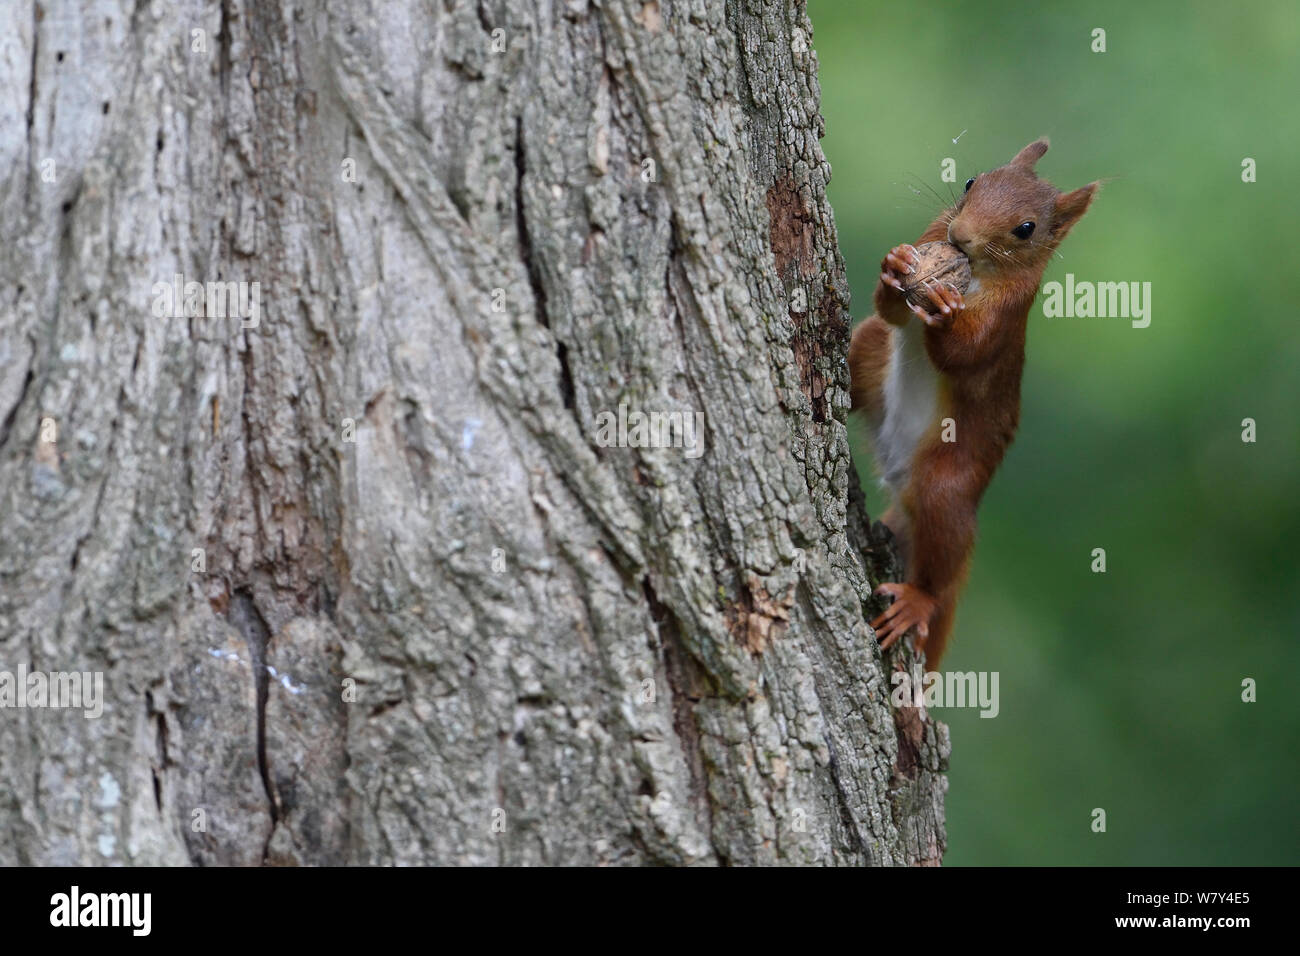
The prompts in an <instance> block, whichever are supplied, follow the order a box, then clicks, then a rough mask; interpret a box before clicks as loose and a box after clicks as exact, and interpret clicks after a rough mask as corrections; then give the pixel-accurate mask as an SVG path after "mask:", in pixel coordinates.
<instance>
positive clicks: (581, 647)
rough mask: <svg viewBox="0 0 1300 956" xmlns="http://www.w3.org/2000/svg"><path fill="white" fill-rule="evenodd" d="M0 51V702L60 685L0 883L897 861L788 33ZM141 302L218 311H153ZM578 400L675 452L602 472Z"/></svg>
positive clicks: (284, 30)
mask: <svg viewBox="0 0 1300 956" xmlns="http://www.w3.org/2000/svg"><path fill="white" fill-rule="evenodd" d="M194 30H202V31H204V33H203V34H202V38H205V39H206V52H203V51H196V50H195V48H194V47H195V42H196V36H198V35H196V34H194V33H193V32H192V31H194ZM496 31H500V32H496ZM0 37H4V38H6V39H5V40H4V43H3V46H2V47H0V50H3V52H2V53H0V97H3V100H2V101H0V150H3V156H2V157H0V159H2V160H3V164H2V165H0V169H3V171H4V172H3V176H4V178H3V181H2V182H0V221H2V222H3V224H4V225H3V229H4V235H5V242H4V243H3V247H2V248H0V306H2V308H3V314H2V319H3V327H2V328H0V670H9V671H14V670H15V669H16V667H17V665H19V664H20V663H21V664H23V665H24V666H25V667H26V668H27V669H28V670H29V671H37V670H40V671H51V670H77V671H102V672H103V674H104V686H105V698H106V702H105V709H104V713H103V716H102V717H100V718H98V719H86V718H84V717H83V716H82V715H81V714H80V713H73V712H69V711H64V710H55V709H44V710H41V709H32V708H26V709H5V710H0V863H5V864H13V863H22V864H28V863H114V864H123V863H124V864H159V863H161V864H186V863H206V864H214V863H215V864H257V863H262V862H269V863H307V864H323V863H364V864H381V863H382V864H387V863H400V864H408V863H456V864H488V863H502V864H593V863H595V864H600V863H672V864H689V863H730V864H755V863H791V864H831V863H839V864H863V863H872V864H909V863H932V862H937V861H938V860H939V858H940V856H941V854H942V849H943V843H944V835H943V819H942V804H943V791H944V788H945V780H944V777H943V776H942V770H943V769H944V761H945V759H946V755H947V739H946V731H945V730H944V729H943V727H942V725H939V724H937V723H934V722H931V721H930V720H929V718H928V717H927V716H926V715H925V714H924V712H921V711H915V710H905V711H899V712H897V713H895V712H893V711H892V710H891V708H890V706H889V701H888V696H889V692H890V689H891V688H890V684H889V681H888V679H887V671H886V665H885V664H884V663H883V662H882V660H881V657H880V654H879V652H878V651H877V650H876V648H875V645H874V641H873V639H872V634H871V631H870V628H869V627H868V626H867V624H866V623H865V621H866V615H868V614H869V613H870V612H871V609H872V604H871V598H870V587H869V575H868V573H867V565H868V563H869V560H870V559H873V558H874V559H878V560H882V561H884V560H888V555H887V554H886V551H885V549H884V548H883V547H882V546H881V543H880V542H879V541H878V540H877V541H875V542H874V544H873V542H871V541H869V540H868V538H867V536H866V530H865V524H864V515H863V513H862V510H861V507H860V504H859V503H858V502H857V501H855V500H851V494H850V492H851V489H852V488H853V486H854V485H855V481H856V479H855V477H854V471H853V467H852V465H851V463H850V458H849V453H848V446H847V442H846V432H845V415H846V405H847V394H848V392H847V385H848V382H847V369H846V365H845V361H844V356H845V350H846V346H847V335H848V324H849V319H848V311H847V308H848V294H847V285H846V282H845V278H844V270H843V264H842V262H841V260H840V258H839V254H838V251H837V248H836V239H835V229H834V223H833V219H832V215H831V210H830V207H829V205H828V203H827V200H826V194H825V187H826V183H827V180H828V177H829V175H830V169H829V166H828V165H827V163H826V161H825V159H824V157H823V155H822V152H821V149H820V146H819V143H818V139H819V136H820V135H821V132H822V129H821V118H820V116H819V113H818V97H819V90H818V86H817V81H816V60H815V56H814V54H813V52H812V49H811V26H810V24H809V21H808V19H807V17H806V15H805V13H804V11H803V9H802V6H801V5H798V4H791V3H786V2H778V0H730V2H727V3H725V4H724V3H722V2H705V0H695V2H673V3H668V2H662V3H656V2H654V0H650V2H643V0H603V2H594V0H593V2H588V0H567V2H564V0H551V2H547V0H538V2H535V3H534V2H523V0H517V2H505V0H481V2H466V0H424V2H416V0H409V2H380V0H370V2H365V0H360V2H358V0H321V2H309V0H300V2H289V0H282V2H273V0H221V2H220V3H215V2H203V0H186V2H179V3H172V2H168V3H163V2H161V0H153V2H150V0H138V2H128V0H82V2H80V3H77V4H73V3H70V2H69V3H64V2H57V0H42V2H22V3H20V2H17V0H15V2H13V3H6V4H3V5H0ZM498 50H499V52H498ZM51 159H52V160H53V161H54V166H53V168H54V170H55V175H54V177H53V181H49V179H50V177H49V176H48V175H46V174H47V173H48V170H49V168H50V167H49V165H48V163H47V162H46V161H47V160H51ZM647 160H652V161H653V166H651V165H650V164H648V163H647V162H646V161H647ZM347 161H351V162H353V163H354V164H355V181H351V177H349V176H347V175H345V172H346V171H347V168H348V167H347V165H346V164H347ZM651 174H652V175H651ZM176 273H182V274H184V275H185V277H186V278H187V279H195V280H197V281H200V282H207V281H218V280H219V281H232V280H233V281H241V280H242V281H247V282H252V281H258V282H260V289H261V320H260V323H259V324H258V325H257V327H243V326H244V324H245V323H241V322H240V321H239V320H238V319H237V318H231V319H223V318H214V317H187V318H159V317H156V316H155V315H154V314H153V313H152V311H151V302H152V301H153V299H154V294H153V291H152V289H153V286H154V284H155V283H159V282H170V281H171V280H172V276H173V275H174V274H176ZM620 403H626V404H627V405H628V406H629V408H631V409H633V410H638V409H639V410H643V411H664V412H670V411H701V412H703V413H704V414H705V423H706V424H705V433H704V441H705V449H706V451H705V453H704V454H703V455H702V456H700V457H698V458H690V457H687V456H686V455H684V454H683V451H682V449H680V448H619V447H612V448H611V447H602V446H601V445H600V444H599V442H598V441H596V439H595V435H596V419H597V415H598V414H599V413H600V412H602V411H617V409H618V407H619V404H620ZM47 419H48V420H50V421H52V422H54V423H55V425H56V427H57V437H56V440H55V441H49V440H47V439H48V438H49V435H48V434H44V433H43V429H42V423H43V421H45V420H47ZM351 423H355V428H354V430H353V429H352V427H351ZM349 438H355V440H354V441H352V440H348V439H349ZM846 529H847V531H846ZM194 549H202V550H203V553H204V559H205V565H206V566H205V570H203V571H195V570H192V566H193V560H194V559H193V556H192V555H193V551H194ZM866 552H871V553H870V554H867V553H866ZM890 666H898V667H901V666H904V665H903V664H902V663H895V664H893V665H890ZM908 666H913V667H914V666H915V664H914V662H912V663H909V665H908ZM349 688H355V698H356V699H355V700H351V699H348V689H349ZM198 810H201V811H203V813H202V814H201V815H200V816H201V818H202V820H203V826H202V827H201V828H200V827H199V826H198V825H197V824H196V823H195V820H196V819H199V816H196V811H198Z"/></svg>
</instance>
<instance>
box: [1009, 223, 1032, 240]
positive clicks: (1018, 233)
mask: <svg viewBox="0 0 1300 956" xmlns="http://www.w3.org/2000/svg"><path fill="white" fill-rule="evenodd" d="M1033 234H1034V224H1033V223H1032V222H1022V223H1021V224H1020V225H1018V226H1016V228H1014V229H1012V230H1011V235H1013V236H1015V237H1016V238H1017V239H1028V238H1029V237H1030V236H1032V235H1033Z"/></svg>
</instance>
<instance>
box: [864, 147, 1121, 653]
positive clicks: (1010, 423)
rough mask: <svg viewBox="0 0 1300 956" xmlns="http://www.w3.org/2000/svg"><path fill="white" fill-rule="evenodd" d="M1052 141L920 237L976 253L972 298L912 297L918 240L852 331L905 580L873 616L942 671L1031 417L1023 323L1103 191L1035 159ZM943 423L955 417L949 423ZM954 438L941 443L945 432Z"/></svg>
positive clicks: (936, 291) (896, 262)
mask: <svg viewBox="0 0 1300 956" xmlns="http://www.w3.org/2000/svg"><path fill="white" fill-rule="evenodd" d="M1047 145H1048V144H1047V140H1046V138H1044V139H1040V140H1038V141H1036V142H1033V143H1030V144H1029V145H1028V146H1026V147H1025V148H1024V149H1022V150H1021V151H1020V152H1019V153H1017V154H1016V157H1015V158H1014V159H1012V160H1011V162H1009V163H1008V164H1007V165H1005V166H1002V167H1000V168H998V169H995V170H993V171H991V172H987V173H981V174H980V175H978V176H976V177H974V178H973V179H970V180H968V181H967V183H966V191H965V193H963V195H962V196H961V198H960V199H959V200H958V201H957V204H956V205H955V206H952V207H950V208H948V209H945V210H944V211H943V213H942V214H941V215H940V216H939V218H938V219H936V220H935V221H934V222H932V223H931V224H930V226H929V228H928V229H926V230H925V232H924V233H923V234H922V235H921V238H920V239H918V240H917V243H916V244H917V245H921V244H922V243H926V242H935V241H941V240H946V241H948V242H950V243H952V244H953V245H955V246H957V247H958V248H959V249H960V250H961V251H962V252H963V253H965V255H966V257H967V258H968V259H969V260H970V267H971V282H970V286H969V288H968V289H967V290H966V293H965V295H962V294H961V293H960V292H958V291H957V289H956V288H954V287H953V286H951V285H950V284H948V283H946V282H944V283H937V282H926V283H925V290H926V292H927V293H928V297H929V303H928V307H925V308H921V307H916V306H913V305H912V304H910V303H909V302H907V301H906V300H905V299H904V295H903V282H902V277H904V276H909V275H911V274H912V273H913V271H914V269H915V267H916V265H917V263H918V259H917V256H916V250H915V249H914V248H913V247H912V246H910V245H901V246H897V247H895V248H894V249H893V250H892V251H891V252H890V253H889V254H888V255H887V256H885V258H884V261H883V262H882V263H881V271H880V281H879V282H878V283H877V285H876V294H875V307H876V314H875V315H873V316H871V317H870V318H868V319H866V320H865V321H864V322H862V323H861V324H859V325H858V327H857V328H855V329H854V330H853V338H852V340H851V342H850V345H849V373H850V378H851V386H852V405H853V410H854V411H858V410H861V411H863V412H864V413H865V414H866V416H867V418H868V420H869V422H870V424H871V426H872V431H873V432H874V434H873V439H874V441H873V444H874V449H875V454H876V460H877V464H878V466H879V469H880V472H881V476H882V479H883V482H884V484H885V485H887V486H888V487H889V489H890V491H891V495H892V498H893V501H892V503H891V506H890V508H889V510H888V511H887V512H886V513H885V516H884V518H883V519H882V520H883V521H884V523H885V525H886V526H887V527H888V528H889V529H890V531H892V532H893V534H894V537H895V538H896V539H897V541H898V543H899V548H900V553H901V556H902V558H903V564H904V567H905V568H906V575H905V577H906V580H905V581H903V582H897V583H885V584H881V585H880V586H879V587H878V588H877V589H876V593H877V594H886V595H890V596H891V597H893V599H894V600H893V603H892V604H891V605H890V606H889V607H888V608H887V609H886V610H885V611H884V613H882V614H881V615H880V616H879V617H877V618H876V619H875V620H874V621H872V622H871V626H872V627H873V628H874V629H875V631H876V637H877V639H878V640H879V641H880V647H881V649H882V650H887V649H888V648H889V647H890V646H891V645H893V644H894V642H895V641H897V640H898V639H899V638H900V637H902V636H903V635H904V634H905V633H906V632H907V631H909V630H910V629H912V628H915V629H916V639H917V649H918V650H924V652H925V655H926V660H927V666H929V667H935V666H937V664H938V662H939V659H940V657H941V656H942V654H943V651H944V647H945V645H946V644H947V641H948V636H949V633H950V632H951V630H952V624H953V614H954V611H955V608H956V603H957V595H958V592H959V591H960V589H961V585H962V582H963V580H964V579H965V576H966V570H967V567H968V564H969V561H970V555H971V551H972V549H973V548H974V545H975V510H976V508H977V507H978V506H979V502H980V498H981V497H982V496H983V494H984V489H985V488H987V487H988V484H989V480H990V479H991V478H992V477H993V472H994V471H996V470H997V467H998V465H999V463H1001V461H1002V456H1003V455H1004V454H1006V450H1007V448H1008V447H1009V446H1010V444H1011V441H1012V439H1013V438H1014V437H1015V433H1016V425H1017V424H1018V423H1019V420H1020V376H1021V372H1022V370H1023V369H1024V364H1025V326H1026V323H1027V321H1028V319H1029V308H1030V306H1031V305H1032V304H1033V301H1034V296H1035V295H1036V294H1037V292H1038V284H1039V281H1040V280H1041V278H1042V275H1043V270H1044V269H1045V268H1046V267H1047V262H1048V259H1049V258H1050V257H1051V255H1052V253H1053V252H1054V251H1055V249H1056V247H1057V246H1058V245H1059V244H1060V242H1061V240H1062V239H1064V238H1065V236H1066V233H1068V232H1069V231H1070V229H1071V228H1073V226H1074V224H1075V223H1076V222H1078V221H1079V219H1080V217H1082V216H1083V214H1084V212H1086V211H1087V209H1088V206H1089V205H1090V204H1091V203H1092V199H1093V196H1094V195H1095V194H1096V192H1097V188H1098V185H1099V184H1098V183H1095V182H1094V183H1090V184H1089V185H1087V186H1083V187H1081V188H1079V189H1076V190H1074V191H1073V192H1068V193H1063V192H1060V191H1058V190H1057V189H1056V187H1055V186H1053V185H1052V184H1051V183H1049V182H1047V181H1046V180H1043V179H1039V178H1038V176H1037V175H1036V174H1035V172H1034V164H1035V163H1036V162H1037V161H1038V159H1039V158H1040V157H1041V156H1042V155H1043V154H1044V153H1046V152H1047ZM945 419H951V420H952V422H951V423H947V428H945V424H946V423H945ZM945 437H946V438H948V439H949V440H948V441H944V438H945Z"/></svg>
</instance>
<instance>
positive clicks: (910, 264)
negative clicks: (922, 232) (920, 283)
mask: <svg viewBox="0 0 1300 956" xmlns="http://www.w3.org/2000/svg"><path fill="white" fill-rule="evenodd" d="M920 264H921V257H920V256H919V255H917V253H916V248H915V247H914V246H910V245H908V244H907V243H903V244H902V245H901V246H894V248H892V249H890V250H889V253H888V254H887V255H886V256H885V258H884V259H883V260H881V263H880V281H881V282H883V283H884V284H885V285H887V286H889V287H890V288H891V289H897V290H898V291H899V292H902V291H903V279H904V278H906V277H907V276H910V275H911V274H912V273H914V272H915V271H916V267H917V266H918V265H920Z"/></svg>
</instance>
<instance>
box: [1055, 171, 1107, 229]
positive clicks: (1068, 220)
mask: <svg viewBox="0 0 1300 956" xmlns="http://www.w3.org/2000/svg"><path fill="white" fill-rule="evenodd" d="M1100 186H1101V183H1088V185H1086V186H1080V187H1079V188H1078V189H1076V190H1074V191H1073V192H1068V193H1060V194H1059V195H1058V196H1057V197H1056V209H1055V210H1054V211H1053V213H1052V238H1053V239H1055V240H1057V241H1060V240H1061V239H1064V238H1065V234H1066V233H1067V232H1069V231H1070V227H1072V226H1073V225H1074V224H1075V223H1076V222H1078V221H1079V220H1080V219H1082V218H1083V214H1084V213H1085V212H1087V211H1088V207H1089V206H1091V205H1092V199H1093V197H1094V196H1096V195H1097V189H1098V188H1099V187H1100Z"/></svg>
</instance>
